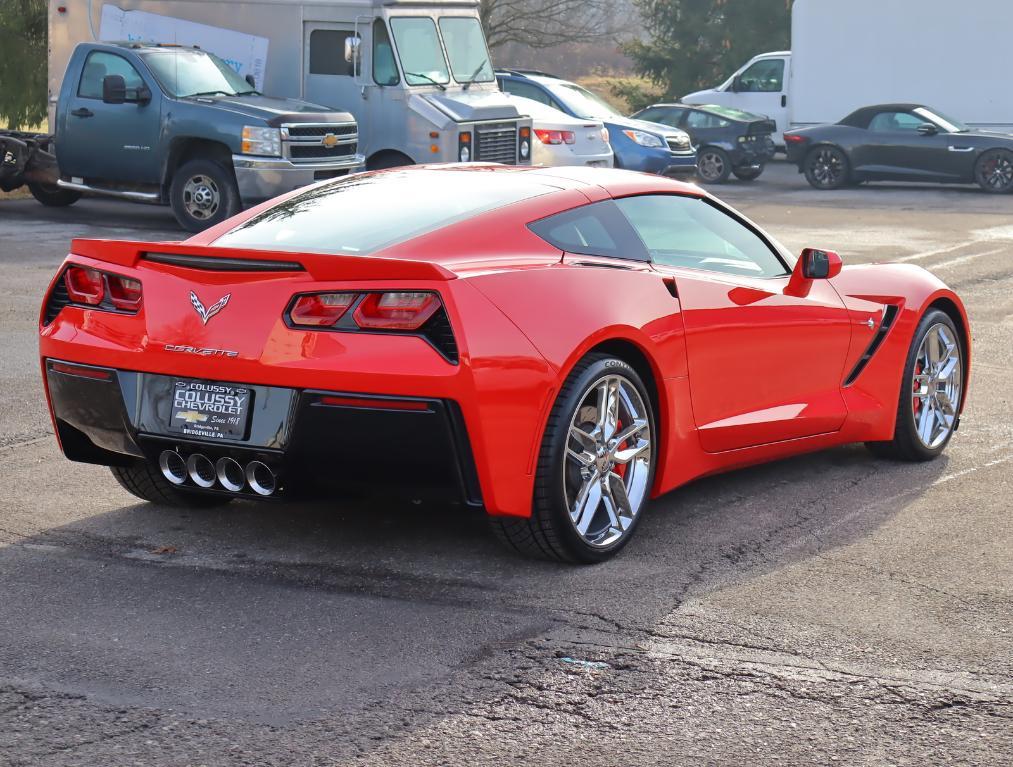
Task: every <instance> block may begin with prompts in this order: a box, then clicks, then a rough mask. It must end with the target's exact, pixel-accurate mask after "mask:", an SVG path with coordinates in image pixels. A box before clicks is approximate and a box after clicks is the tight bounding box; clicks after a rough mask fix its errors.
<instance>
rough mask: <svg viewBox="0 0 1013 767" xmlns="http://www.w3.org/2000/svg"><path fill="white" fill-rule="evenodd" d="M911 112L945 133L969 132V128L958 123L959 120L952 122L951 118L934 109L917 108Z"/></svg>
mask: <svg viewBox="0 0 1013 767" xmlns="http://www.w3.org/2000/svg"><path fill="white" fill-rule="evenodd" d="M912 111H914V113H915V114H916V115H918V116H919V117H924V118H925V119H926V120H929V121H930V122H934V123H935V124H936V125H938V126H939V127H941V128H942V129H943V130H945V131H946V132H947V133H963V132H964V131H967V130H970V128H968V127H967V126H966V125H964V123H962V122H960V120H954V119H953V118H952V117H947V116H946V115H944V114H943V113H942V112H938V111H936V110H935V109H926V108H925V107H918V108H917V109H914V110H912Z"/></svg>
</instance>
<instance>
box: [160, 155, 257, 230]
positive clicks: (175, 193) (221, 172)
mask: <svg viewBox="0 0 1013 767" xmlns="http://www.w3.org/2000/svg"><path fill="white" fill-rule="evenodd" d="M169 201H170V202H171V203H172V212H173V213H174V214H175V216H176V220H177V221H178V222H179V225H180V226H182V227H183V228H184V229H186V230H187V231H188V232H201V231H203V230H205V229H207V228H209V227H212V226H214V225H215V224H220V223H221V222H222V221H224V220H225V219H227V218H231V217H232V216H234V215H236V214H237V213H238V212H239V211H240V210H241V208H242V206H241V204H240V200H239V190H238V189H237V188H236V178H235V176H234V174H233V173H232V169H231V168H226V167H223V166H222V165H219V164H218V163H216V162H214V161H212V160H191V161H190V162H188V163H186V164H185V165H183V167H181V168H180V169H179V170H177V171H176V174H175V175H174V176H173V178H172V186H171V187H170V188H169Z"/></svg>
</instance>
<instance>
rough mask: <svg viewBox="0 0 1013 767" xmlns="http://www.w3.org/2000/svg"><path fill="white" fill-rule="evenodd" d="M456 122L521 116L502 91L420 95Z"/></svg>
mask: <svg viewBox="0 0 1013 767" xmlns="http://www.w3.org/2000/svg"><path fill="white" fill-rule="evenodd" d="M419 97H420V98H421V99H423V100H424V101H426V102H428V103H429V104H431V105H432V106H434V107H436V109H438V110H439V111H440V112H442V113H443V114H445V115H446V116H447V117H449V118H450V119H451V120H453V121H454V122H459V123H463V122H472V121H475V120H507V119H511V120H512V119H516V118H518V117H520V116H521V115H522V114H523V112H520V111H518V109H517V105H516V104H515V103H514V102H512V101H511V100H510V99H509V98H508V97H507V96H505V95H504V94H503V93H502V92H500V91H498V90H497V91H458V92H456V93H452V94H451V93H423V94H420V96H419Z"/></svg>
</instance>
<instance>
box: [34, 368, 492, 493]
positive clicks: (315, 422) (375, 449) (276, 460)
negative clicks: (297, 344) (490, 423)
mask: <svg viewBox="0 0 1013 767" xmlns="http://www.w3.org/2000/svg"><path fill="white" fill-rule="evenodd" d="M44 371H45V377H46V388H47V391H48V393H49V399H50V405H51V408H52V413H53V421H54V424H55V427H56V431H57V434H58V436H59V439H60V444H61V446H62V448H63V452H64V454H65V455H66V456H67V458H69V459H71V460H74V461H81V462H85V463H96V464H101V465H107V466H115V465H126V464H129V463H131V462H134V461H137V460H138V459H143V460H147V461H150V462H152V463H156V464H157V462H158V457H159V455H160V454H161V453H162V452H163V451H165V450H175V451H176V452H178V453H180V455H182V456H183V457H184V458H186V457H188V456H189V455H192V454H196V453H199V454H202V455H205V456H206V457H208V458H209V459H210V460H211V461H212V462H216V461H217V460H218V459H219V458H224V457H228V458H233V459H235V460H237V461H238V462H239V463H240V464H241V465H246V464H248V463H249V462H250V461H253V460H256V461H261V462H263V463H265V464H266V465H267V466H268V467H270V468H271V470H272V471H273V472H274V474H275V475H276V476H277V478H278V490H277V493H276V494H277V495H278V496H285V495H291V494H294V493H298V494H300V495H314V494H324V493H326V492H327V491H328V490H331V491H333V490H335V489H341V488H345V487H348V486H352V485H360V486H361V485H363V484H367V485H373V486H380V487H384V488H385V489H389V488H391V487H392V486H393V487H403V488H405V489H411V490H413V491H415V492H421V493H423V494H427V495H428V494H433V493H435V494H437V495H439V496H440V497H447V498H450V499H452V500H457V501H460V502H463V503H465V504H468V505H471V506H481V505H482V495H481V490H480V485H479V481H478V476H477V472H476V469H475V462H474V458H473V454H472V450H471V444H470V441H469V438H468V431H467V428H466V426H465V423H464V418H463V416H462V413H461V410H460V408H459V407H458V404H457V403H456V402H455V401H453V400H449V399H443V398H436V397H397V398H393V397H389V396H381V395H373V394H362V393H355V394H348V393H343V392H330V391H321V390H311V389H289V388H282V387H273V386H259V385H253V386H248V388H249V389H251V390H252V410H251V415H250V423H249V426H248V428H247V431H246V433H245V434H244V435H243V439H234V440H232V439H230V440H225V439H216V440H209V439H198V438H193V437H189V436H186V435H183V434H179V433H176V432H173V431H171V430H170V429H169V428H168V426H167V424H168V423H169V419H170V408H171V396H169V392H170V391H171V388H172V385H173V381H174V380H175V378H174V377H172V376H164V375H157V374H152V373H140V372H135V371H127V370H117V369H115V368H105V367H99V366H93V365H80V364H78V363H65V362H62V361H59V360H53V359H47V360H45V361H44ZM184 487H186V489H189V490H194V491H199V492H210V493H229V494H231V495H238V496H246V497H251V498H259V497H261V496H260V495H259V494H257V493H255V492H254V491H253V489H252V488H251V487H249V486H248V485H247V486H244V487H243V488H242V489H241V490H238V491H234V492H233V491H228V490H226V489H225V488H224V487H223V486H222V485H221V483H220V482H216V483H215V485H214V486H213V487H211V488H201V487H198V486H197V485H195V484H193V482H192V481H190V480H187V481H186V484H185V485H184Z"/></svg>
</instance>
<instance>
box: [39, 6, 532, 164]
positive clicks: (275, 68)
mask: <svg viewBox="0 0 1013 767" xmlns="http://www.w3.org/2000/svg"><path fill="white" fill-rule="evenodd" d="M49 36H50V37H49V50H50V55H49V93H50V99H51V101H52V100H53V99H55V97H56V95H57V94H59V92H60V85H61V82H60V81H61V79H62V77H63V72H64V71H65V69H66V66H67V62H68V60H69V58H70V54H71V51H73V49H74V46H75V44H77V43H80V42H85V41H93V40H104V41H121V42H122V41H126V42H138V43H163V44H166V43H171V44H179V45H197V46H200V47H201V48H202V49H203V50H207V51H210V52H211V53H214V54H216V55H217V56H218V57H219V58H221V59H223V60H225V62H226V63H228V64H229V65H230V66H232V67H234V68H235V69H236V71H237V72H238V74H239V75H240V76H242V77H246V76H249V77H250V78H251V80H252V81H253V82H254V84H255V87H256V88H257V89H258V90H262V91H264V92H265V93H270V94H271V95H273V96H286V97H289V98H296V99H304V100H306V101H308V102H312V103H314V104H322V105H324V106H327V107H330V108H332V109H338V110H342V111H346V112H350V113H351V114H352V115H353V116H354V117H355V120H356V122H357V123H358V126H359V151H360V152H361V153H362V154H364V155H365V157H366V167H367V168H369V169H373V168H383V167H392V166H396V165H406V164H411V163H424V162H457V161H459V160H465V161H467V160H473V161H489V162H503V163H510V164H530V162H531V118H530V117H528V116H526V115H524V114H522V113H520V112H518V110H517V107H516V105H515V102H513V101H512V100H511V99H510V98H509V97H508V96H506V95H505V94H503V93H502V92H501V91H500V90H499V87H498V86H497V84H496V78H495V75H494V72H493V67H492V63H491V61H490V58H489V49H488V46H487V44H486V40H485V33H484V32H483V30H482V25H481V22H480V21H479V18H478V0H115V2H100V0H51V2H50V13H49ZM321 135H322V134H321Z"/></svg>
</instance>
